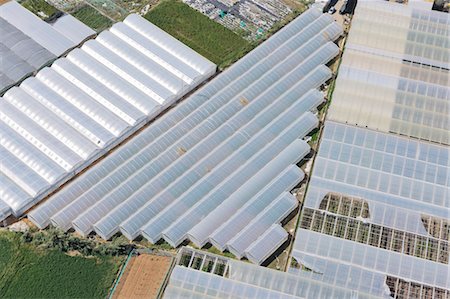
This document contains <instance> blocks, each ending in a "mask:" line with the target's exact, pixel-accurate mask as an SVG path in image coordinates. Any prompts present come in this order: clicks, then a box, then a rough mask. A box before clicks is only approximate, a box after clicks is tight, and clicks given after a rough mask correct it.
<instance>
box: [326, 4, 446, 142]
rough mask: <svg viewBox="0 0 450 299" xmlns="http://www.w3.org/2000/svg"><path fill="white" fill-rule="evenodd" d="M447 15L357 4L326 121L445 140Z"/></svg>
mask: <svg viewBox="0 0 450 299" xmlns="http://www.w3.org/2000/svg"><path fill="white" fill-rule="evenodd" d="M449 28H450V15H449V14H447V13H441V12H438V11H432V10H423V9H418V8H414V6H412V7H411V6H405V5H402V4H396V3H390V4H386V3H384V2H382V1H367V2H361V3H358V6H357V8H356V12H355V16H354V17H353V19H352V27H351V30H350V33H349V36H348V39H347V42H346V50H345V52H344V55H343V59H342V63H341V66H340V69H339V76H338V78H337V81H336V88H335V90H334V93H333V105H332V106H331V107H330V111H329V113H328V118H329V119H330V120H334V121H338V122H343V123H348V124H352V125H357V126H360V127H368V128H371V129H375V130H380V131H383V132H391V133H396V134H400V135H405V136H410V137H414V138H418V139H421V140H425V141H431V142H436V143H441V144H446V145H449V144H450V134H449V133H448V132H449V131H450V122H449V117H448V116H449V115H450V104H449V103H450V87H449V86H450V76H449V72H450V50H449V49H450V29H449Z"/></svg>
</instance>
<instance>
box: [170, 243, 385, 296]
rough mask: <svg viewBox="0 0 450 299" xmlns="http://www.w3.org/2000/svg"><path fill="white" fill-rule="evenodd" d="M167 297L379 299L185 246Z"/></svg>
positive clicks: (172, 276)
mask: <svg viewBox="0 0 450 299" xmlns="http://www.w3.org/2000/svg"><path fill="white" fill-rule="evenodd" d="M163 298H184V299H185V298H193V299H194V298H196V299H197V298H255V299H260V298H283V299H284V298H286V299H287V298H289V299H291V298H343V299H350V298H361V299H366V298H367V299H368V298H378V297H375V296H371V295H369V294H367V293H363V292H355V291H351V290H348V289H345V288H341V287H338V286H334V285H332V284H330V283H323V282H318V281H316V280H314V279H312V278H310V277H309V276H308V275H305V276H302V277H299V276H294V275H292V274H289V273H286V272H282V271H277V270H272V269H268V268H265V267H260V266H256V265H252V264H250V263H245V262H241V261H236V260H233V259H229V258H225V257H223V256H219V255H215V254H211V253H207V252H203V251H200V250H195V249H192V248H189V247H183V248H182V249H181V250H180V251H179V252H178V255H177V257H176V265H175V267H174V269H173V271H172V273H171V275H170V279H169V283H168V285H167V288H166V290H165V291H164V296H163Z"/></svg>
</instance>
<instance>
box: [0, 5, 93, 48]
mask: <svg viewBox="0 0 450 299" xmlns="http://www.w3.org/2000/svg"><path fill="white" fill-rule="evenodd" d="M0 17H2V18H3V19H5V20H6V21H8V22H9V23H10V24H12V25H13V26H15V27H16V28H17V29H19V30H20V31H22V32H23V33H24V34H25V35H27V36H29V37H30V38H32V39H33V40H34V41H36V42H37V43H38V44H40V45H41V46H42V47H44V48H45V49H47V50H48V51H50V52H51V53H52V54H53V55H56V56H60V55H61V54H63V53H64V52H66V51H67V50H69V49H70V48H73V47H75V46H76V45H77V44H78V43H75V42H73V41H72V40H70V39H69V38H67V37H66V36H64V35H63V34H61V33H60V32H58V31H57V30H55V29H54V28H52V26H51V25H49V24H47V23H46V22H44V21H42V20H41V19H39V17H37V16H36V15H34V14H33V13H32V12H30V11H28V10H27V9H26V8H25V7H23V6H22V5H20V4H19V3H17V2H16V1H8V2H5V3H3V4H2V5H1V6H0ZM83 25H84V24H83ZM84 26H85V25H84Z"/></svg>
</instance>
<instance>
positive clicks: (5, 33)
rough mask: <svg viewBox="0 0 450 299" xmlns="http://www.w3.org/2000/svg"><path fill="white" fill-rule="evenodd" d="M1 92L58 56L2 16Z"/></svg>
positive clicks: (0, 18)
mask: <svg viewBox="0 0 450 299" xmlns="http://www.w3.org/2000/svg"><path fill="white" fill-rule="evenodd" d="M0 36H1V37H2V39H1V41H0V55H1V57H2V63H0V94H1V93H3V92H4V91H5V90H6V89H7V88H8V87H9V86H11V85H14V84H16V83H17V82H18V81H20V80H21V79H23V78H24V77H26V76H28V75H31V74H32V73H33V72H35V71H36V70H38V69H40V68H41V67H43V66H44V65H46V64H47V63H49V62H50V61H52V60H54V59H55V58H56V56H55V55H54V54H52V53H50V52H49V51H48V50H47V49H45V48H44V47H42V46H41V45H40V44H38V43H37V42H36V41H34V40H33V39H31V38H30V37H28V36H27V35H25V34H24V33H23V32H22V31H20V30H19V29H17V28H16V27H14V26H13V25H11V24H10V23H8V22H7V21H6V20H5V19H3V18H2V17H0Z"/></svg>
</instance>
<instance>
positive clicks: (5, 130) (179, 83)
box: [0, 15, 216, 216]
mask: <svg viewBox="0 0 450 299" xmlns="http://www.w3.org/2000/svg"><path fill="white" fill-rule="evenodd" d="M126 24H128V25H126ZM117 27H120V28H126V30H127V34H124V35H115V34H114V33H113V31H114V29H115V28H117ZM139 32H140V33H139ZM129 36H131V37H132V38H135V39H139V40H140V41H142V43H139V42H135V41H133V42H129V41H128V37H129ZM157 44H159V45H157ZM172 59H173V60H174V61H176V63H174V62H173V61H172ZM215 70H216V66H215V65H214V64H213V63H211V62H209V61H208V60H207V59H205V58H203V57H202V56H200V55H199V54H197V53H196V52H194V51H193V50H191V49H189V48H188V47H186V46H184V45H182V44H181V42H179V41H177V40H175V39H174V38H173V37H171V36H170V35H168V34H166V33H164V32H162V31H161V30H160V29H157V28H156V27H155V26H154V25H152V24H150V23H149V22H148V21H146V20H144V19H142V18H141V17H139V16H137V15H130V16H129V17H127V18H126V20H125V21H124V23H118V24H116V25H114V26H113V27H112V29H111V30H110V31H106V32H103V33H101V34H100V35H99V36H98V37H97V38H96V39H95V40H90V41H88V42H86V43H85V44H84V45H83V46H82V47H81V48H77V49H75V50H73V51H71V52H70V53H69V54H68V55H67V56H66V57H65V58H60V59H58V60H56V61H55V62H54V63H53V64H52V66H51V67H46V68H44V69H42V70H41V71H39V72H38V73H37V74H36V76H35V77H31V78H28V79H26V80H25V81H24V82H22V83H21V85H20V86H19V87H13V88H11V89H10V90H8V91H7V92H6V93H5V94H4V95H3V98H1V99H0V133H1V137H2V138H1V143H0V150H1V152H2V168H1V170H0V171H1V172H0V174H1V175H2V180H1V184H0V192H1V193H0V194H1V199H2V201H3V202H5V203H6V204H8V205H9V206H10V208H11V212H12V213H13V214H14V215H15V216H20V215H21V214H22V213H24V212H25V211H26V210H27V209H29V208H30V207H31V206H32V205H34V204H35V203H37V202H39V200H41V199H42V198H43V197H45V196H46V195H48V194H49V193H50V192H52V191H54V190H55V189H57V188H58V187H59V186H60V185H61V184H62V183H64V182H65V181H67V180H68V179H70V178H71V177H73V176H74V175H76V174H77V173H78V172H80V171H81V170H83V169H84V168H86V167H87V166H89V165H90V164H91V163H92V162H93V161H95V160H96V159H97V158H99V157H100V156H102V155H104V154H106V153H107V152H108V151H109V150H110V149H111V148H113V147H114V146H116V145H117V144H119V143H120V142H121V141H123V140H124V139H125V138H127V137H128V136H130V134H132V133H133V132H135V131H136V130H137V129H138V128H140V127H141V126H143V125H144V124H145V123H147V122H148V121H150V120H152V119H153V118H155V117H156V116H157V115H158V114H159V113H160V112H162V111H163V110H165V109H166V108H167V107H169V106H170V105H172V104H174V103H175V102H176V101H177V100H178V99H180V98H181V97H182V96H183V95H185V94H186V93H187V92H189V91H190V90H192V89H193V88H195V87H196V86H197V85H198V84H200V83H201V82H203V81H204V80H205V79H206V78H208V77H210V76H211V75H212V74H214V73H215ZM3 158H4V159H3Z"/></svg>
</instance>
